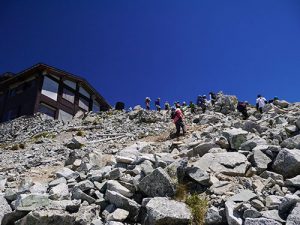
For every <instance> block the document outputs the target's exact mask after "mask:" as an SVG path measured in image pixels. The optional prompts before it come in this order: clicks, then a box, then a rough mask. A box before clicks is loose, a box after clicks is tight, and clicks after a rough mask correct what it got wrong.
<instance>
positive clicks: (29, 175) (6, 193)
mask: <svg viewBox="0 0 300 225" xmlns="http://www.w3.org/2000/svg"><path fill="white" fill-rule="evenodd" d="M236 103H237V99H236V97H234V96H225V95H223V94H219V95H218V101H217V103H216V105H215V106H214V107H210V108H209V110H208V111H207V112H206V113H204V114H203V113H200V111H201V110H199V112H197V113H196V114H191V113H190V112H189V110H188V109H186V111H185V119H186V124H187V127H188V133H187V135H186V136H184V137H180V138H179V139H177V138H175V139H174V138H172V137H173V132H174V125H173V124H172V122H171V121H170V118H169V117H170V116H169V114H168V112H166V111H162V112H160V113H159V112H154V111H144V110H142V109H140V108H139V107H136V109H135V110H134V111H132V112H129V113H126V112H119V111H110V112H106V113H100V114H92V113H89V114H80V113H78V115H76V117H75V118H74V119H73V120H72V121H70V122H69V123H62V122H59V121H53V120H49V119H47V118H45V117H44V116H43V115H40V114H38V115H35V116H34V117H28V118H26V117H22V118H18V119H16V120H14V121H11V122H8V123H3V124H0V221H1V224H2V225H10V224H16V225H21V224H22V225H42V224H43V225H57V224H59V225H71V224H76V225H88V224H93V225H101V224H107V225H122V224H145V225H165V224H168V225H188V224H207V225H218V224H230V225H242V224H245V225H259V224H265V225H273V224H274V225H277V224H286V225H295V224H300V214H299V212H300V104H298V103H294V104H290V103H288V102H285V101H277V102H275V103H274V104H269V105H267V106H266V107H265V108H264V113H263V114H262V115H261V114H259V113H258V112H256V110H255V109H254V108H250V109H249V114H250V115H251V116H250V117H249V119H248V120H242V119H241V118H242V117H241V115H240V114H239V113H238V112H236V111H235V107H236Z"/></svg>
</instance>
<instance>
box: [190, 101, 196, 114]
mask: <svg viewBox="0 0 300 225" xmlns="http://www.w3.org/2000/svg"><path fill="white" fill-rule="evenodd" d="M189 108H190V109H191V113H195V104H194V103H193V102H192V101H190V104H189Z"/></svg>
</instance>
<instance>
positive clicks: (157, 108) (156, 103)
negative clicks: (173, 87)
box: [155, 98, 161, 112]
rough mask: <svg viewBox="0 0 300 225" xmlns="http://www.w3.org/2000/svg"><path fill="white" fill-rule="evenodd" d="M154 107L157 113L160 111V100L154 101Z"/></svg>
mask: <svg viewBox="0 0 300 225" xmlns="http://www.w3.org/2000/svg"><path fill="white" fill-rule="evenodd" d="M155 107H156V110H157V111H158V112H160V109H161V107H160V98H157V99H156V101H155Z"/></svg>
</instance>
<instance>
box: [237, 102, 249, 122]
mask: <svg viewBox="0 0 300 225" xmlns="http://www.w3.org/2000/svg"><path fill="white" fill-rule="evenodd" d="M247 105H248V102H247V101H245V102H238V104H237V110H238V111H239V112H240V113H242V115H243V119H244V120H246V119H248V117H249V115H248V111H247Z"/></svg>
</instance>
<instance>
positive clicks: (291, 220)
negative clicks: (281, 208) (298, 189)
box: [286, 203, 300, 225]
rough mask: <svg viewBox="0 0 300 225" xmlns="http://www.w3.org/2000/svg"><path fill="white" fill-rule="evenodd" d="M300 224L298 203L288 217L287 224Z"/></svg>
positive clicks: (299, 205)
mask: <svg viewBox="0 0 300 225" xmlns="http://www.w3.org/2000/svg"><path fill="white" fill-rule="evenodd" d="M298 224H300V203H297V205H296V206H295V208H294V209H293V210H292V212H291V213H290V215H289V216H288V217H287V219H286V225H298Z"/></svg>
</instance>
